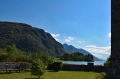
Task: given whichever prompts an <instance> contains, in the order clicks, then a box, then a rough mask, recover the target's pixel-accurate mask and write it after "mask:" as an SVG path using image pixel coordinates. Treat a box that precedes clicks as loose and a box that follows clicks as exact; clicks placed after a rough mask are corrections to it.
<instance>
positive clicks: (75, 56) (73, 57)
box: [60, 52, 94, 62]
mask: <svg viewBox="0 0 120 79" xmlns="http://www.w3.org/2000/svg"><path fill="white" fill-rule="evenodd" d="M60 60H64V61H88V62H93V61H94V58H93V56H92V55H91V54H88V55H84V54H83V53H80V52H75V53H72V54H68V53H65V54H64V55H63V56H60Z"/></svg>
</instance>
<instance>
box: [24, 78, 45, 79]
mask: <svg viewBox="0 0 120 79" xmlns="http://www.w3.org/2000/svg"><path fill="white" fill-rule="evenodd" d="M25 79H39V78H25ZM40 79H43V78H40Z"/></svg>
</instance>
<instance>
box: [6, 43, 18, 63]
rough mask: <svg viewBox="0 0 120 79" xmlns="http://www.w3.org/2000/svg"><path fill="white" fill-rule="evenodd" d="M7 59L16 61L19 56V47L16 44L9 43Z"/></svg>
mask: <svg viewBox="0 0 120 79" xmlns="http://www.w3.org/2000/svg"><path fill="white" fill-rule="evenodd" d="M6 51H7V61H12V62H13V61H15V60H16V58H17V48H16V45H15V44H12V45H9V46H8V47H7V50H6Z"/></svg>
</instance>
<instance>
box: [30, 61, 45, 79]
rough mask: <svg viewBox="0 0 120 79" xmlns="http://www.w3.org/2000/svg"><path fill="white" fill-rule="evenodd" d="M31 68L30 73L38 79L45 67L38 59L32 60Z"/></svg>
mask: <svg viewBox="0 0 120 79" xmlns="http://www.w3.org/2000/svg"><path fill="white" fill-rule="evenodd" d="M32 65H33V66H32V68H31V75H36V76H38V78H39V79H40V77H41V76H42V75H43V74H44V72H45V70H46V68H45V65H44V64H43V62H42V61H41V60H40V59H38V60H37V61H35V60H33V63H32Z"/></svg>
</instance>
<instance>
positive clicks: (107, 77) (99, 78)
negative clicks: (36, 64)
mask: <svg viewBox="0 0 120 79" xmlns="http://www.w3.org/2000/svg"><path fill="white" fill-rule="evenodd" d="M95 79H116V78H115V77H114V76H113V75H106V74H105V73H100V74H98V75H97V76H96V78H95Z"/></svg>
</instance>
